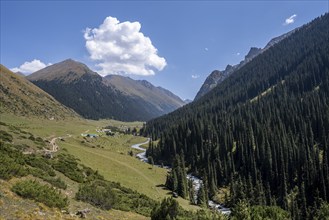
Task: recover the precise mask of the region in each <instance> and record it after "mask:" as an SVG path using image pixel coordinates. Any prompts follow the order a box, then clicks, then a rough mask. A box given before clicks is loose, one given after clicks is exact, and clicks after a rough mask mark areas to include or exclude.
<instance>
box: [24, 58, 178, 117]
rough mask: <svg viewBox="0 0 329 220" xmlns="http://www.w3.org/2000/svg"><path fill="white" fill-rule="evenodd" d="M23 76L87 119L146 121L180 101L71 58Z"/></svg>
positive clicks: (174, 106) (163, 91)
mask: <svg viewBox="0 0 329 220" xmlns="http://www.w3.org/2000/svg"><path fill="white" fill-rule="evenodd" d="M27 79H28V80H30V81H31V82H33V83H34V84H35V85H37V86H39V87H40V88H42V89H43V90H45V91H46V92H48V93H49V94H51V95H52V96H54V97H55V98H56V99H57V100H58V101H59V102H61V103H63V104H64V105H66V106H68V107H70V108H72V109H74V110H75V111H76V112H77V113H79V114H80V115H82V116H83V117H85V118H90V119H99V118H113V119H117V120H122V121H137V120H138V121H146V120H149V119H151V118H155V117H158V116H160V115H163V114H166V113H169V112H171V111H173V110H175V109H177V108H179V107H181V106H182V105H183V104H184V103H183V101H182V100H181V99H180V98H179V97H177V96H175V95H173V94H172V93H171V92H169V91H167V90H164V89H162V88H158V87H155V86H153V85H152V84H150V83H149V82H147V81H136V80H133V79H130V78H128V77H122V76H114V75H112V76H107V77H104V78H103V77H101V76H100V75H98V74H97V73H96V72H93V71H91V70H90V69H89V68H88V67H87V66H86V65H85V64H82V63H79V62H76V61H74V60H71V59H68V60H65V61H62V62H60V63H57V64H54V65H51V66H48V67H46V68H44V69H42V70H39V71H37V72H35V73H33V74H31V75H29V76H28V77H27Z"/></svg>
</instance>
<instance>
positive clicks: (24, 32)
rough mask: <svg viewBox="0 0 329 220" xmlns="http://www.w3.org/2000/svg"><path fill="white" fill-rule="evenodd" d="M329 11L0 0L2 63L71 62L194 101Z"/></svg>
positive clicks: (304, 5)
mask: <svg viewBox="0 0 329 220" xmlns="http://www.w3.org/2000/svg"><path fill="white" fill-rule="evenodd" d="M328 7H329V6H328V0H326V1H1V63H2V64H3V65H5V66H6V67H8V68H10V69H14V70H22V71H23V72H24V71H25V72H26V73H27V72H29V71H32V70H35V69H38V68H42V67H45V66H46V65H49V64H53V63H57V62H60V61H62V60H65V59H68V58H72V59H74V60H77V61H80V62H83V63H85V64H87V65H88V66H89V67H90V68H91V69H93V70H95V71H97V72H99V73H100V74H102V75H105V74H107V73H112V74H126V73H130V74H129V75H127V76H129V77H131V78H134V79H146V80H148V81H150V82H151V83H153V84H154V85H156V86H161V87H164V88H166V89H169V90H170V91H172V92H174V93H175V94H177V95H178V96H180V97H181V98H183V99H187V98H188V99H193V98H194V96H195V95H196V93H197V92H198V90H199V88H200V87H201V85H202V83H203V82H204V80H205V79H206V77H207V76H208V75H209V74H210V73H211V72H212V71H213V70H215V69H218V70H223V69H225V67H226V65H227V64H237V63H239V62H240V61H241V60H242V59H243V58H244V56H245V55H246V54H247V53H248V51H249V49H250V47H264V46H265V45H266V43H267V42H268V41H269V40H270V39H271V38H273V37H276V36H279V35H281V34H283V33H286V32H288V31H290V30H292V29H294V28H296V27H299V26H301V25H303V24H305V23H308V22H310V21H311V20H312V19H314V18H316V17H318V16H320V15H321V14H324V13H325V12H328ZM39 61H40V62H39ZM25 62H26V63H25ZM24 63H25V65H24Z"/></svg>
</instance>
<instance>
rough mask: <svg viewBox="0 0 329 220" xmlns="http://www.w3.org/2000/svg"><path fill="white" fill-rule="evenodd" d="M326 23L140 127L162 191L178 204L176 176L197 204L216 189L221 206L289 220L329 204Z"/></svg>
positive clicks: (328, 36) (299, 32)
mask: <svg viewBox="0 0 329 220" xmlns="http://www.w3.org/2000/svg"><path fill="white" fill-rule="evenodd" d="M328 23H329V14H328V13H327V14H325V15H323V16H321V17H319V18H317V19H315V20H314V21H312V22H310V23H309V24H307V25H304V26H302V27H301V28H299V29H298V30H296V31H295V32H293V33H292V34H290V35H289V36H287V37H285V38H284V39H283V40H280V41H279V42H278V43H276V44H275V46H271V47H269V48H268V49H267V50H266V51H264V52H262V53H261V54H259V55H258V56H257V57H255V58H254V59H252V60H251V61H250V62H248V64H246V65H244V66H243V67H241V68H239V69H238V70H236V71H235V72H234V74H231V75H230V76H229V77H227V79H226V80H224V81H223V82H222V83H221V84H219V85H218V86H217V87H215V88H214V89H213V90H211V91H210V92H209V93H208V94H207V95H205V96H203V97H201V98H200V99H199V100H197V101H194V102H193V103H191V104H189V105H186V106H184V107H182V108H180V109H178V110H176V111H174V112H172V113H170V114H168V115H165V116H162V117H159V118H157V119H154V120H151V121H149V122H148V123H147V124H146V126H145V127H144V129H143V130H142V133H143V134H144V135H147V136H149V137H152V139H153V140H156V139H159V140H158V142H157V143H158V144H157V145H152V144H151V145H150V148H149V149H148V150H147V156H148V157H152V159H153V160H154V162H155V163H157V164H161V163H163V164H164V165H166V164H167V165H168V164H170V165H172V172H171V173H170V174H169V175H168V177H167V181H166V185H167V186H168V187H169V188H171V189H172V190H173V191H176V192H177V193H178V194H179V195H181V196H186V191H188V189H189V188H188V184H187V183H186V180H184V179H182V178H180V176H182V175H181V173H182V172H190V173H192V174H194V175H197V176H199V177H201V178H202V180H203V183H204V186H203V187H204V188H203V192H205V193H203V195H202V196H209V197H210V198H212V197H213V196H214V195H217V194H218V189H222V190H221V191H225V192H226V193H225V197H226V199H225V200H222V201H220V202H221V203H225V204H226V205H227V206H231V207H233V206H239V205H241V201H244V202H243V205H250V206H257V205H261V206H265V205H266V206H273V205H277V206H280V207H281V208H283V209H285V210H286V211H288V212H290V215H291V219H312V216H314V215H315V214H316V212H317V211H316V210H317V209H318V208H319V207H320V206H319V204H321V202H320V201H322V202H327V203H328V202H329V193H328V192H329V169H328V167H329V144H328V143H329V53H328V51H329V44H328V39H329V26H328ZM186 170H187V171H186ZM223 196H224V195H223ZM243 207H246V206H243ZM239 208H241V206H240V207H239Z"/></svg>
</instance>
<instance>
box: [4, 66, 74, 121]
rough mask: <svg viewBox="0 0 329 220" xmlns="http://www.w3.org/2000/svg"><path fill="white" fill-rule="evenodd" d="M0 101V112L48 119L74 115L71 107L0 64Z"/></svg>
mask: <svg viewBox="0 0 329 220" xmlns="http://www.w3.org/2000/svg"><path fill="white" fill-rule="evenodd" d="M0 68H1V72H0V74H1V77H0V78H1V80H0V91H1V92H0V102H1V112H2V113H9V112H10V113H14V114H16V115H23V116H38V117H44V118H49V119H63V118H67V117H76V116H77V114H76V113H75V112H74V111H72V110H71V109H69V108H67V107H65V106H63V105H62V104H60V103H59V102H58V101H56V99H54V98H53V97H52V96H50V95H49V94H47V93H46V92H44V91H43V90H41V89H40V88H38V87H37V86H35V85H34V84H32V83H31V82H29V81H28V80H26V79H25V78H24V77H21V76H20V75H17V74H16V73H13V72H11V71H10V70H9V69H7V68H6V67H5V66H3V65H1V64H0Z"/></svg>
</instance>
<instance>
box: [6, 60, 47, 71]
mask: <svg viewBox="0 0 329 220" xmlns="http://www.w3.org/2000/svg"><path fill="white" fill-rule="evenodd" d="M49 65H51V63H48V64H47V65H46V64H44V63H43V62H41V61H40V60H36V59H34V60H32V61H30V62H28V61H26V62H25V63H23V64H22V65H20V67H14V68H12V69H10V70H11V71H12V72H15V73H16V72H21V73H24V74H30V73H33V72H36V71H38V70H41V69H43V68H45V67H47V66H49Z"/></svg>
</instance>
